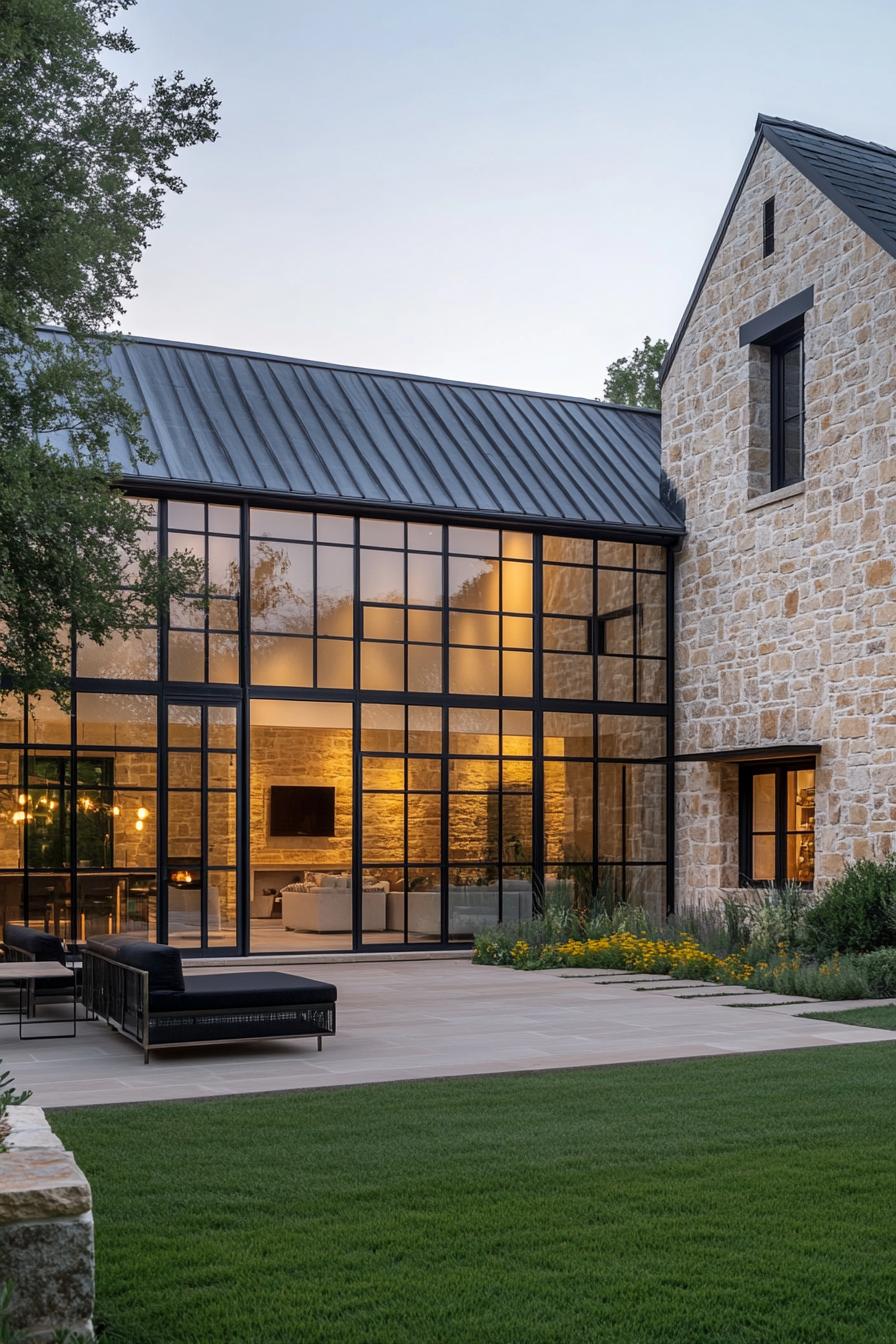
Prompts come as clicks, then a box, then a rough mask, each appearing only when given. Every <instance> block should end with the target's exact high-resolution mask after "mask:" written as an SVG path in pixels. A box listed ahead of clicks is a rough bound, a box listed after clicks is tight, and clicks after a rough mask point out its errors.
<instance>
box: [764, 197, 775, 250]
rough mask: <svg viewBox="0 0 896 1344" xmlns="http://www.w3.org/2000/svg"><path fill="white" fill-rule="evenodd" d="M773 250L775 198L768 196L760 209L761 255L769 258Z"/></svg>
mask: <svg viewBox="0 0 896 1344" xmlns="http://www.w3.org/2000/svg"><path fill="white" fill-rule="evenodd" d="M774 250H775V198H774V196H769V198H768V200H767V201H766V202H765V204H764V205H763V207H762V255H763V256H764V257H770V256H771V255H772V253H773V252H774Z"/></svg>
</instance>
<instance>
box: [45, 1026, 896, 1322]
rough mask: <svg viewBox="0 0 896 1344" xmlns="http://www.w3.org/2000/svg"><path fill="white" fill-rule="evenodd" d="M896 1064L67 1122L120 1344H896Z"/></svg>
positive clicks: (181, 1106)
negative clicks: (90, 1202)
mask: <svg viewBox="0 0 896 1344" xmlns="http://www.w3.org/2000/svg"><path fill="white" fill-rule="evenodd" d="M894 1083H896V1050H894V1049H893V1047H892V1046H891V1045H890V1044H889V1043H887V1044H880V1045H878V1044H875V1045H860V1046H840V1047H837V1048H831V1049H811V1050H805V1051H787V1052H782V1053H778V1054H772V1055H754V1056H740V1057H728V1058H721V1057H720V1058H717V1059H710V1060H700V1061H693V1062H685V1063H671V1064H645V1065H636V1066H628V1067H619V1068H601V1069H593V1070H570V1071H565V1072H553V1073H535V1074H527V1075H522V1076H510V1075H507V1076H504V1077H489V1078H462V1079H456V1080H449V1081H443V1082H424V1083H399V1084H390V1085H386V1086H377V1087H350V1088H344V1089H333V1090H329V1091H320V1092H306V1093H292V1094H284V1095H279V1096H278V1095H267V1096H262V1097H245V1098H234V1099H228V1100H223V1101H206V1102H180V1103H178V1102H173V1103H158V1104H152V1105H140V1106H117V1107H97V1108H85V1109H81V1110H68V1111H56V1112H53V1113H52V1115H51V1119H52V1121H53V1124H54V1127H55V1128H56V1130H57V1131H58V1133H59V1134H61V1136H62V1137H63V1139H64V1140H65V1142H66V1144H67V1145H68V1146H69V1147H71V1148H72V1149H73V1150H74V1153H75V1155H76V1157H77V1158H78V1160H79V1161H80V1163H81V1165H82V1166H83V1167H84V1169H85V1171H86V1172H87V1174H88V1176H89V1177H90V1180H91V1181H92V1183H93V1188H94V1192H95V1197H96V1217H97V1246H98V1274H99V1282H98V1313H99V1316H100V1318H101V1320H103V1321H105V1322H107V1323H108V1325H109V1327H110V1333H109V1338H110V1339H114V1340H116V1341H119V1340H120V1341H126V1344H455V1341H457V1342H460V1344H499V1342H500V1344H535V1342H536V1341H537V1342H538V1344H579V1341H583V1342H584V1341H587V1342H588V1344H592V1341H593V1344H622V1342H623V1341H624V1342H625V1344H746V1342H747V1341H749V1344H820V1341H824V1344H884V1342H885V1341H886V1344H892V1341H893V1338H894V1336H893V1321H894V1313H896V1270H894V1260H893V1250H892V1248H893V1238H894V1234H896V1199H894V1191H896V1185H894V1179H893V1167H892V1158H893V1149H894V1143H896V1085H894Z"/></svg>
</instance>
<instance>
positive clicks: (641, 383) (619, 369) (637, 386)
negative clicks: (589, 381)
mask: <svg viewBox="0 0 896 1344" xmlns="http://www.w3.org/2000/svg"><path fill="white" fill-rule="evenodd" d="M668 349H669V342H668V341H664V340H662V339H660V340H658V341H652V340H651V339H650V337H649V336H645V337H644V340H643V342H642V344H641V345H639V346H637V347H636V348H635V349H634V350H633V351H632V353H631V354H630V355H629V356H628V357H627V358H622V359H616V360H614V361H613V363H612V364H611V365H610V367H609V368H608V369H607V377H606V381H605V382H604V400H605V401H615V402H618V403H619V405H620V406H652V407H653V409H654V410H657V411H658V410H659V409H660V379H659V372H660V365H661V364H662V362H663V359H664V358H665V355H666V351H667V350H668Z"/></svg>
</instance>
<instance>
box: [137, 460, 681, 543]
mask: <svg viewBox="0 0 896 1344" xmlns="http://www.w3.org/2000/svg"><path fill="white" fill-rule="evenodd" d="M118 484H119V485H120V486H121V488H122V489H123V490H125V491H126V492H127V493H128V494H129V495H134V496H140V497H141V498H145V499H209V500H214V501H220V502H221V503H228V504H234V503H239V502H241V501H242V500H246V501H247V502H248V503H249V504H255V505H258V506H259V507H260V508H277V507H279V506H281V505H284V506H287V507H292V508H300V509H313V510H316V511H317V512H319V513H338V514H350V515H352V516H354V515H356V514H368V515H370V516H371V517H377V518H404V519H412V520H414V519H419V520H421V521H429V522H442V523H445V524H455V525H457V524H458V523H465V524H466V523H469V524H470V525H471V526H475V525H480V524H481V525H482V526H490V527H495V526H498V527H513V528H524V529H527V530H529V531H535V532H558V533H559V532H562V533H565V534H568V535H569V536H589V537H591V536H600V537H606V538H608V539H609V540H618V541H643V542H647V543H649V542H651V541H652V542H656V543H658V544H659V545H673V544H675V543H677V542H680V541H681V540H682V539H683V538H684V537H685V536H686V535H687V528H686V527H685V525H684V523H682V522H681V521H679V520H678V519H677V518H675V517H674V516H673V515H672V514H671V512H669V509H668V506H667V507H666V511H667V513H669V522H668V524H662V523H657V524H656V525H655V526H654V525H647V524H642V523H622V522H617V523H612V522H601V521H599V520H595V521H594V522H590V521H588V520H587V519H572V518H550V517H547V516H542V515H536V514H527V513H501V512H497V511H494V510H486V509H452V508H447V507H444V506H443V507H438V506H435V505H424V504H398V503H386V502H385V501H383V500H376V499H363V498H361V497H357V498H349V497H348V496H346V497H344V498H343V497H342V496H339V497H336V496H325V495H307V494H301V493H299V492H297V491H294V490H263V489H259V488H254V487H246V486H237V485H214V484H212V483H210V482H206V481H175V480H170V479H168V478H167V477H156V476H151V475H146V476H139V475H135V474H134V473H133V472H122V473H121V475H120V476H119V477H118Z"/></svg>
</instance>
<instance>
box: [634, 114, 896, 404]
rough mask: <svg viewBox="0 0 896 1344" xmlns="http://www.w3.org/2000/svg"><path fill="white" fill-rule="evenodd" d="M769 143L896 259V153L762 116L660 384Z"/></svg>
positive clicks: (802, 123)
mask: <svg viewBox="0 0 896 1344" xmlns="http://www.w3.org/2000/svg"><path fill="white" fill-rule="evenodd" d="M763 140H767V141H768V143H769V144H770V145H773V146H774V148H775V149H777V150H778V152H779V153H780V154H783V156H784V158H785V159H788V160H789V161H790V163H792V164H793V166H794V168H796V169H798V170H799V172H801V173H802V174H803V176H804V177H806V178H808V180H809V181H810V182H811V183H812V184H813V185H814V186H816V187H817V188H818V190H819V191H821V192H822V193H823V194H824V195H825V196H827V197H828V199H829V200H831V201H833V203H834V205H836V206H838V207H839V209H841V210H842V211H843V213H844V214H845V215H847V216H848V217H849V218H850V219H851V220H852V221H853V223H854V224H857V225H858V226H859V228H860V229H862V230H863V231H864V232H865V233H867V234H868V236H869V237H870V238H873V239H874V241H875V242H876V243H878V244H879V245H880V247H882V248H883V249H884V251H885V252H889V254H890V255H891V256H893V257H896V150H893V149H888V148H887V146H886V145H877V144H874V143H873V142H871V141H867V140H854V139H852V138H851V137H850V136H848V135H837V134H836V133H835V132H834V131H825V130H823V129H822V128H821V127H820V126H807V125H806V124H805V123H804V122H801V121H785V120H784V119H783V118H782V117H766V116H763V115H762V114H760V115H759V116H758V117H757V119H756V134H755V136H754V138H753V143H752V144H751V146H750V150H749V153H748V154H747V157H746V160H745V161H744V165H743V167H742V168H741V170H740V174H739V175H738V178H737V182H736V183H735V186H734V191H733V192H732V193H731V198H730V199H729V201H728V204H727V205H726V207H725V212H724V214H723V215H722V221H721V223H720V224H719V227H718V229H717V230H716V233H715V237H714V238H713V240H712V243H711V244H710V248H709V252H708V253H707V256H706V260H705V261H704V263H703V266H702V267H701V269H700V274H699V276H698V277H697V283H696V285H695V286H694V291H693V293H692V294H691V297H690V299H689V300H688V303H687V307H686V308H685V310H684V315H683V316H682V319H681V321H680V322H679V324H678V329H677V331H676V332H675V336H674V337H673V339H672V341H671V343H670V345H669V349H668V352H667V354H666V357H665V359H664V360H663V364H662V367H661V369H660V382H662V381H663V380H664V379H665V377H666V374H667V373H668V371H669V369H670V368H671V365H672V361H673V359H674V358H675V355H676V352H677V350H678V347H679V345H680V344H681V341H682V337H683V336H684V333H685V331H686V330H687V328H688V323H689V322H690V320H691V316H692V314H693V311H694V308H695V307H696V305H697V300H698V299H699V297H700V294H701V291H702V289H703V286H704V284H705V283H706V278H707V276H708V275H709V272H710V269H711V268H712V264H713V262H714V261H715V259H716V255H717V253H718V250H719V248H720V247H721V245H722V240H723V238H724V237H725V233H726V231H727V229H728V225H729V223H730V222H731V216H732V215H733V213H734V208H735V206H736V205H737V202H738V200H739V198H740V194H741V191H742V190H743V187H744V183H745V182H746V180H747V177H748V176H749V172H750V169H751V168H752V166H753V162H754V160H755V158H756V155H757V153H758V152H759V147H760V145H761V144H762V142H763Z"/></svg>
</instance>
